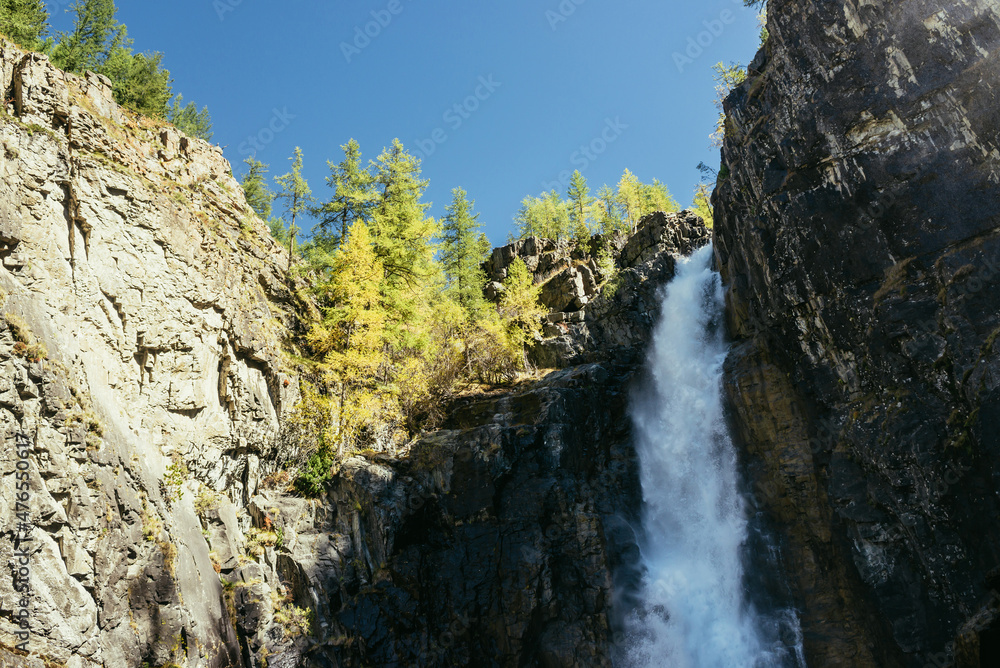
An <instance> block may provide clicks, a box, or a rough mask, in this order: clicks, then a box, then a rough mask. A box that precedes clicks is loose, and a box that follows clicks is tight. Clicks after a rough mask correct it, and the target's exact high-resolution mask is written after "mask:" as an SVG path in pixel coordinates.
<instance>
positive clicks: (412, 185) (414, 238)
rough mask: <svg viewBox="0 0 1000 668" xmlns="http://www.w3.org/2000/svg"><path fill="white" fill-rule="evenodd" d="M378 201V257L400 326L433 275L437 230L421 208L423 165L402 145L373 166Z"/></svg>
mask: <svg viewBox="0 0 1000 668" xmlns="http://www.w3.org/2000/svg"><path fill="white" fill-rule="evenodd" d="M373 168H374V171H375V187H376V188H377V193H378V194H377V199H376V202H375V206H374V207H373V209H372V223H371V225H372V233H373V244H374V247H375V254H376V256H378V258H379V260H380V261H381V262H382V265H383V268H384V270H385V277H386V280H385V283H384V286H383V287H384V290H385V295H386V299H387V305H388V307H389V309H390V312H391V313H393V315H394V317H395V318H396V319H397V322H396V324H397V325H398V324H401V323H403V322H406V321H407V320H409V319H410V318H412V317H413V315H414V313H415V311H416V308H417V305H418V304H417V302H418V301H419V298H420V296H419V293H420V290H421V289H422V288H423V287H424V285H423V284H425V283H426V281H427V279H428V278H429V277H430V276H431V274H432V273H433V272H434V268H433V266H432V265H433V258H434V248H433V246H432V244H431V242H432V240H433V239H434V237H435V235H436V233H437V224H436V223H435V221H434V219H433V218H428V217H427V216H426V211H427V207H428V206H430V205H429V204H426V203H424V202H421V201H420V200H421V197H422V196H423V193H424V189H425V188H426V187H427V181H426V180H423V179H421V178H420V160H418V159H417V158H416V157H414V156H412V155H410V154H409V153H407V152H406V150H405V149H404V148H403V145H402V143H400V141H399V140H398V139H396V140H394V141H393V143H392V146H391V147H390V148H387V149H385V150H383V151H382V153H381V155H379V157H378V160H377V162H375V163H374V164H373Z"/></svg>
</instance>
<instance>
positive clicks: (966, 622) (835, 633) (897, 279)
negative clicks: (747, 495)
mask: <svg viewBox="0 0 1000 668" xmlns="http://www.w3.org/2000/svg"><path fill="white" fill-rule="evenodd" d="M768 10H769V18H768V29H769V32H770V39H769V41H768V43H767V45H766V48H764V49H763V50H762V51H761V52H760V53H759V54H758V55H757V58H756V59H755V60H754V62H753V63H752V65H751V66H750V70H749V72H750V76H749V78H748V80H747V81H746V82H745V83H744V84H743V85H742V86H740V87H739V88H738V89H736V90H735V91H734V92H733V94H732V95H731V96H730V97H729V99H728V100H727V101H726V111H727V114H728V115H727V122H726V139H725V145H724V148H723V167H722V170H721V171H720V178H719V182H718V187H717V190H716V192H715V195H714V197H713V202H714V204H715V207H716V221H715V240H716V253H717V258H718V263H719V266H720V267H721V269H722V271H723V274H724V279H725V280H726V282H727V284H728V285H729V292H728V296H727V298H728V317H729V321H730V326H731V330H732V332H733V333H734V335H735V336H736V337H737V339H738V347H737V348H736V350H735V352H734V354H733V355H731V357H730V359H729V363H728V369H727V377H728V392H729V395H730V399H731V401H732V406H733V409H734V411H733V413H734V422H735V425H736V427H737V431H738V432H739V434H740V435H741V437H742V439H743V442H744V447H745V452H746V454H747V459H748V462H749V463H750V467H751V473H752V477H753V482H754V485H755V490H756V497H757V501H758V503H759V504H760V506H761V508H763V509H764V510H766V511H767V514H768V515H769V517H770V518H771V519H772V520H773V522H774V524H775V525H776V526H778V527H779V528H780V531H781V533H782V534H783V537H784V541H785V544H786V559H787V561H788V579H789V581H790V583H791V585H792V588H793V589H794V591H795V593H796V595H797V598H798V604H799V606H800V608H801V610H802V613H803V620H802V621H803V628H804V631H805V633H806V649H807V655H808V658H809V661H810V663H809V665H810V666H843V665H851V666H924V665H955V666H979V665H983V666H986V665H997V662H998V661H1000V654H998V647H1000V643H998V639H1000V629H998V623H997V622H996V621H995V620H996V618H997V615H998V603H1000V596H998V595H997V588H998V587H1000V581H998V576H1000V568H998V567H1000V556H998V555H1000V525H998V524H997V522H996V518H997V517H998V515H1000V497H998V493H1000V486H998V483H997V476H998V472H1000V441H998V439H997V429H996V427H997V421H998V418H1000V357H998V350H997V349H996V347H995V345H994V343H995V339H996V337H997V335H998V333H1000V298H998V296H997V295H998V294H1000V292H998V288H1000V238H998V226H1000V212H998V207H997V204H998V202H1000V142H998V139H997V138H998V134H1000V111H998V110H1000V104H998V103H1000V74H998V72H1000V63H998V60H997V53H998V52H1000V7H998V6H997V4H996V3H995V2H991V1H988V0H957V1H956V2H951V3H946V5H942V4H940V3H933V2H927V1H924V0H907V1H904V2H891V3H890V2H855V1H854V0H836V1H834V2H819V1H818V0H806V1H804V2H791V1H789V0H771V2H770V3H768Z"/></svg>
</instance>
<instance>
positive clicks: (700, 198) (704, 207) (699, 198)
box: [691, 183, 713, 229]
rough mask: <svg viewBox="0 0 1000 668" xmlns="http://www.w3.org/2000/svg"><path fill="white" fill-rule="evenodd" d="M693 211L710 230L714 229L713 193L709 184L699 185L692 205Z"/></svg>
mask: <svg viewBox="0 0 1000 668" xmlns="http://www.w3.org/2000/svg"><path fill="white" fill-rule="evenodd" d="M691 210H692V211H694V212H695V213H696V214H698V215H699V216H700V217H701V219H702V220H703V221H705V226H706V227H708V229H712V221H713V213H712V191H711V189H710V187H709V185H708V184H707V183H700V184H698V188H697V190H695V191H694V202H693V203H692V204H691Z"/></svg>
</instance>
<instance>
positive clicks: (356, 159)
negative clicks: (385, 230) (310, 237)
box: [316, 139, 376, 250]
mask: <svg viewBox="0 0 1000 668" xmlns="http://www.w3.org/2000/svg"><path fill="white" fill-rule="evenodd" d="M340 148H341V149H343V151H344V159H343V160H342V161H340V162H339V163H337V164H334V163H333V162H332V161H328V162H327V165H328V166H329V168H330V176H328V177H326V184H327V185H328V186H329V187H330V188H332V189H333V197H331V198H330V200H329V201H328V202H326V203H324V204H323V205H321V206H320V207H318V208H317V210H316V215H317V216H318V217H319V224H318V225H317V229H316V240H317V243H319V244H320V245H322V246H324V247H328V250H332V249H333V248H336V247H337V246H338V245H339V244H340V242H341V240H342V239H343V238H344V237H345V236H346V235H347V230H348V229H350V227H351V225H353V224H354V221H356V220H361V221H364V222H365V223H368V222H370V220H371V211H372V208H373V206H374V203H375V198H376V193H375V191H374V189H373V188H374V183H375V181H374V179H373V178H372V175H371V172H369V171H368V169H366V168H365V167H364V166H363V165H362V164H361V147H360V146H359V145H358V142H356V141H355V140H353V139H351V140H350V141H348V142H347V144H345V145H343V146H341V147H340Z"/></svg>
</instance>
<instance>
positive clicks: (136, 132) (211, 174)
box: [0, 43, 298, 668]
mask: <svg viewBox="0 0 1000 668" xmlns="http://www.w3.org/2000/svg"><path fill="white" fill-rule="evenodd" d="M0 72H2V82H0V83H2V90H3V91H4V93H5V95H4V100H5V105H4V108H3V110H2V112H3V116H2V118H0V144H2V145H0V174H2V176H3V178H2V182H0V258H2V268H0V300H2V307H0V312H2V314H3V316H2V317H0V430H2V432H3V436H4V442H5V444H6V446H7V447H6V448H5V452H6V453H7V456H5V457H4V458H3V459H2V460H0V508H2V509H3V513H2V514H0V535H2V540H0V562H2V563H4V564H8V565H11V564H12V563H13V555H12V553H13V550H14V549H15V545H16V543H15V536H16V534H17V528H18V527H17V525H16V519H15V516H14V513H13V508H14V500H15V485H14V482H15V479H14V475H13V472H14V467H15V458H14V456H13V440H14V437H15V434H17V433H22V434H25V435H27V437H28V438H29V440H30V442H31V447H32V455H31V458H30V461H31V469H30V473H31V477H30V481H31V497H32V501H31V505H32V510H33V522H34V524H35V530H34V532H33V539H34V540H33V542H32V543H31V544H30V552H31V557H30V559H31V569H32V582H33V584H34V586H35V591H34V597H33V599H32V609H31V626H32V632H33V637H32V640H31V648H32V649H33V650H34V651H36V652H37V653H38V654H40V655H43V656H45V657H48V658H49V659H51V660H54V661H58V662H68V664H67V665H69V666H73V667H77V666H92V665H104V666H109V667H110V666H137V665H140V664H141V663H142V662H144V661H146V662H148V663H149V664H150V665H164V664H167V663H170V662H171V661H174V662H177V663H179V664H183V665H190V666H215V667H218V668H228V667H230V666H238V665H242V659H241V656H240V650H239V647H238V643H237V638H236V633H235V630H234V621H235V620H233V619H231V618H230V614H229V612H228V611H227V609H226V606H225V604H224V597H223V591H222V586H221V584H220V578H219V574H218V573H217V570H218V568H217V566H218V562H216V564H213V561H212V559H213V558H214V557H215V555H212V556H210V547H209V544H208V542H207V541H206V538H205V536H203V535H202V531H201V524H200V522H199V520H198V517H197V515H196V512H195V502H196V500H197V498H198V495H199V494H200V493H202V492H205V491H206V490H214V491H217V492H225V493H226V494H227V495H228V496H229V497H231V498H232V499H233V500H235V501H237V502H238V503H240V505H243V504H244V503H245V502H246V501H247V500H248V499H249V498H250V497H251V496H252V495H253V494H254V493H255V492H256V488H257V486H258V484H259V481H260V477H261V476H262V475H265V474H266V473H267V472H268V467H269V466H272V464H271V460H272V459H273V458H274V457H273V454H274V451H275V448H276V445H277V440H278V436H279V417H280V416H281V415H282V414H283V412H284V411H286V410H287V409H288V408H289V407H290V405H291V404H292V403H293V401H294V399H295V395H294V392H295V391H296V388H297V385H298V384H297V382H296V383H290V382H286V378H287V376H286V373H285V371H284V370H283V367H282V361H281V360H282V357H281V351H280V341H281V338H282V336H283V332H284V331H285V329H286V327H287V326H290V325H292V324H293V319H292V317H291V316H290V315H289V314H288V313H286V312H285V310H283V305H286V304H288V303H289V302H290V301H291V299H292V297H291V294H290V292H289V291H288V289H287V288H286V285H285V278H284V276H283V275H282V273H281V271H280V270H279V269H278V267H280V266H283V265H284V263H285V260H284V259H282V252H281V250H280V249H279V248H278V247H277V246H276V245H275V244H274V243H273V242H272V241H271V239H270V237H269V235H268V234H267V231H266V229H265V228H264V226H263V224H262V223H261V222H260V221H259V220H258V219H257V218H256V217H255V215H254V214H253V212H252V211H251V210H250V208H249V207H248V206H247V204H246V202H245V200H244V198H243V194H242V190H241V189H240V187H239V185H238V183H237V182H236V181H235V180H234V179H233V177H232V174H231V172H230V168H229V164H228V163H227V162H226V160H225V159H224V158H223V157H222V152H221V150H220V149H218V148H216V147H213V146H210V145H208V144H207V143H205V142H202V141H200V140H197V139H191V138H188V137H184V136H182V135H180V134H179V133H178V132H177V131H176V130H174V129H173V128H171V127H169V126H165V125H162V124H157V123H155V122H152V121H149V120H148V119H140V118H137V117H134V116H132V115H130V114H129V113H127V112H124V111H123V110H121V109H119V108H118V107H117V106H116V105H115V104H114V101H113V98H112V96H111V89H110V87H109V85H108V81H107V80H106V79H103V78H101V77H97V76H95V75H88V76H87V77H75V76H72V75H68V74H65V73H63V72H61V71H60V70H58V69H56V68H54V67H53V66H52V65H51V64H50V63H49V62H48V61H47V60H46V59H45V58H44V57H43V56H39V55H37V54H25V53H22V52H20V51H19V50H17V49H15V48H12V47H11V46H10V45H9V44H6V43H2V44H0ZM29 344H30V345H29ZM37 344H40V345H41V346H44V348H45V349H46V350H45V351H42V350H41V349H40V348H38V345H37ZM46 353H47V354H46ZM248 521H249V519H248V518H247V519H246V520H244V524H246V523H247V522H248ZM4 570H5V572H6V571H7V569H6V568H5V569H4ZM11 587H12V580H11V578H10V577H6V576H5V577H3V578H0V601H2V607H3V608H4V609H3V610H0V643H2V644H4V645H8V646H13V645H15V644H16V643H17V639H16V637H15V636H14V632H15V631H16V627H15V625H14V623H13V621H12V619H11V615H12V609H11V607H10V606H11V605H12V602H13V601H15V600H17V597H15V596H14V594H13V592H12V591H11Z"/></svg>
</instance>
